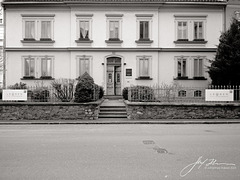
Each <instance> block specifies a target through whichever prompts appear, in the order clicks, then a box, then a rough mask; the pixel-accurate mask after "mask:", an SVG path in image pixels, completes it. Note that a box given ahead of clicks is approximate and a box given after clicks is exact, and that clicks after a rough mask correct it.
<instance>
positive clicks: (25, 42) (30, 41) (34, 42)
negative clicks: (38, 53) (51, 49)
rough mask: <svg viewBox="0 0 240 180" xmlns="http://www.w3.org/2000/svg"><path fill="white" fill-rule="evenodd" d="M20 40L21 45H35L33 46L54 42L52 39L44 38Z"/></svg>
mask: <svg viewBox="0 0 240 180" xmlns="http://www.w3.org/2000/svg"><path fill="white" fill-rule="evenodd" d="M21 42H22V43H23V45H33V46H34V45H35V46H39V45H42V46H49V45H50V46H51V45H53V44H54V43H55V41H54V40H50V39H46V40H30V39H29V40H21Z"/></svg>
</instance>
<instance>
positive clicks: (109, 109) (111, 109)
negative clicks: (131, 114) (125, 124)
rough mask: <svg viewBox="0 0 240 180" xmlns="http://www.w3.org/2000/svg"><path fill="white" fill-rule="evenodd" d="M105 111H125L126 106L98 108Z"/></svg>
mask: <svg viewBox="0 0 240 180" xmlns="http://www.w3.org/2000/svg"><path fill="white" fill-rule="evenodd" d="M105 111H109V112H113V111H116V112H119V111H120V112H121V111H123V112H126V108H125V107H123V108H100V112H105Z"/></svg>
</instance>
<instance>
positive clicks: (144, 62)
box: [137, 56, 152, 79]
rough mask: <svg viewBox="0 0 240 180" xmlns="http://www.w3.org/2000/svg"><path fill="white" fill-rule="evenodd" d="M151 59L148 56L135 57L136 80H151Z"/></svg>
mask: <svg viewBox="0 0 240 180" xmlns="http://www.w3.org/2000/svg"><path fill="white" fill-rule="evenodd" d="M151 59H152V58H151V57H150V56H141V57H137V66H138V74H137V76H138V78H137V79H151V78H150V77H151Z"/></svg>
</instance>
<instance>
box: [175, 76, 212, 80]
mask: <svg viewBox="0 0 240 180" xmlns="http://www.w3.org/2000/svg"><path fill="white" fill-rule="evenodd" d="M174 80H207V78H205V77H193V78H188V77H177V78H174Z"/></svg>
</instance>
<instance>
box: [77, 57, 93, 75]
mask: <svg viewBox="0 0 240 180" xmlns="http://www.w3.org/2000/svg"><path fill="white" fill-rule="evenodd" d="M81 59H88V61H89V65H88V66H89V67H88V68H89V72H88V74H89V75H90V76H92V59H93V58H92V56H89V55H77V56H76V77H77V78H79V77H80V76H81V75H82V74H80V60H81ZM83 73H84V72H83Z"/></svg>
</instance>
